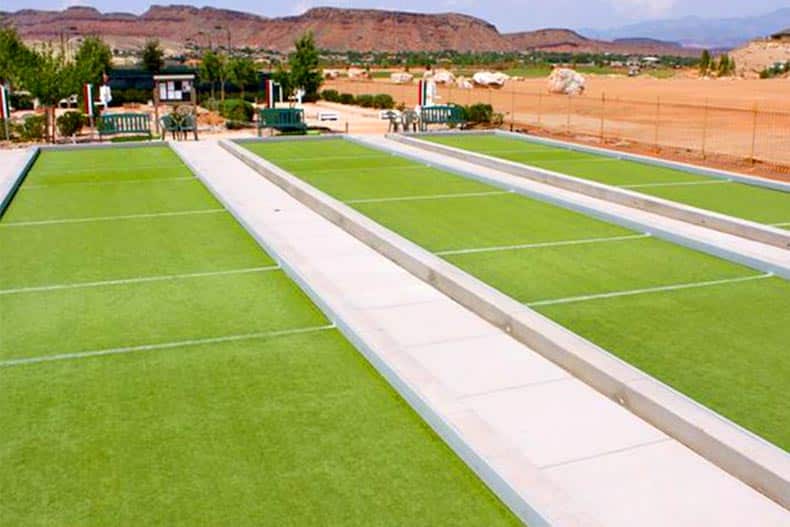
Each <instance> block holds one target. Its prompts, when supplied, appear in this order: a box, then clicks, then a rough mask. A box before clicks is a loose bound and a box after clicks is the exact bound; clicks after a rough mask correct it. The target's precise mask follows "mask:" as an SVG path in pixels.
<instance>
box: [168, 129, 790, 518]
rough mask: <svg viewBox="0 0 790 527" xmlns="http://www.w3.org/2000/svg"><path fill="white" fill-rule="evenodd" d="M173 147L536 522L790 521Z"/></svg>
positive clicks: (229, 165) (379, 265)
mask: <svg viewBox="0 0 790 527" xmlns="http://www.w3.org/2000/svg"><path fill="white" fill-rule="evenodd" d="M173 147H174V149H175V150H176V151H177V152H178V153H179V155H181V156H182V158H183V159H184V160H185V161H187V162H188V164H190V166H191V167H192V169H193V170H194V171H195V172H196V174H197V175H198V176H199V177H200V178H201V179H202V180H203V181H204V182H205V183H206V184H207V185H208V186H209V188H211V189H212V191H213V192H214V193H215V195H217V196H218V197H219V198H220V200H221V201H222V202H223V203H224V204H225V205H226V206H227V207H228V208H229V209H230V210H231V211H232V212H233V213H234V215H236V217H237V218H238V219H239V220H240V221H241V222H242V223H243V224H244V225H245V226H246V227H247V228H248V230H249V231H250V232H251V234H252V235H253V236H255V237H256V238H257V239H258V240H259V241H260V242H261V243H262V244H263V245H265V246H266V247H267V248H268V250H269V251H270V252H271V253H272V255H273V256H275V257H276V258H278V259H279V260H281V263H282V264H283V267H284V268H285V269H286V270H287V271H288V272H289V274H290V275H291V276H292V277H293V278H295V279H296V280H297V281H298V282H299V283H301V284H302V285H303V287H304V288H305V289H306V290H307V291H308V293H309V294H311V296H312V297H313V298H314V299H315V300H316V301H317V302H318V303H319V305H321V306H322V307H323V308H324V309H325V311H326V312H328V313H329V314H330V316H331V318H333V319H334V321H335V322H336V323H337V324H338V326H339V327H340V328H341V329H342V330H343V331H344V333H345V334H346V335H347V336H348V337H349V338H350V339H351V340H352V341H353V342H354V343H355V344H356V345H357V347H358V348H359V349H360V351H362V352H363V353H365V354H366V355H367V356H368V359H369V360H370V361H371V362H372V363H373V364H374V365H375V366H376V367H377V368H378V369H379V371H381V372H382V374H383V375H384V376H385V377H386V378H387V379H388V380H389V382H390V383H391V384H392V385H393V386H394V387H395V388H396V389H398V391H399V392H400V393H401V394H402V395H403V396H404V397H405V398H406V399H407V400H409V402H410V403H411V404H412V406H413V407H414V408H415V409H416V410H417V411H418V412H420V414H421V415H422V416H423V417H424V418H425V419H426V420H427V421H428V422H429V423H430V424H431V425H432V427H433V428H434V429H435V430H437V431H438V432H439V433H440V435H442V437H443V438H444V439H445V441H447V442H448V444H450V445H451V446H452V447H453V448H454V449H455V450H456V452H458V453H459V455H461V457H463V458H464V459H465V460H466V461H467V463H469V464H470V466H472V467H473V468H474V469H475V470H476V471H477V472H478V474H480V475H481V477H482V478H483V479H484V480H486V482H487V483H488V484H489V486H491V487H492V488H493V489H494V490H495V492H497V493H498V494H499V495H500V497H502V498H503V499H504V500H505V501H506V502H507V503H508V504H509V505H510V506H511V508H513V509H514V510H515V511H516V512H517V513H518V514H519V515H520V516H521V517H522V519H524V520H526V521H528V522H529V523H530V525H531V526H532V527H535V526H537V525H546V524H550V525H563V526H565V525H606V526H615V527H616V526H623V527H626V526H628V527H631V526H633V525H640V526H656V527H658V526H662V527H663V526H665V525H673V526H689V527H691V526H694V527H697V526H699V525H716V526H729V525H732V526H742V525H760V526H780V525H788V523H789V522H790V513H788V511H786V510H785V509H783V508H782V507H780V506H779V505H777V504H776V503H774V502H773V501H771V500H769V499H767V498H766V497H764V496H763V495H761V494H759V493H758V492H757V491H755V490H753V489H752V488H750V487H748V486H746V485H745V484H743V483H741V482H740V481H739V480H737V479H735V478H734V477H732V476H730V475H728V474H727V473H725V472H724V471H722V470H721V469H719V468H718V467H716V466H714V465H713V464H711V463H709V462H708V461H706V460H705V459H703V458H701V457H700V456H698V455H697V454H695V453H693V452H692V451H691V450H689V449H688V448H686V447H685V446H683V445H682V444H680V443H678V442H677V441H675V440H674V439H672V438H670V437H668V436H666V435H665V434H664V433H662V432H660V431H659V430H657V429H655V428H654V427H652V426H651V425H649V424H647V423H646V422H644V421H642V420H641V419H639V418H638V417H636V416H635V415H633V414H631V413H630V412H628V411H627V410H625V409H624V408H622V407H621V406H619V405H617V404H616V403H615V402H613V401H611V400H610V399H608V398H606V397H604V396H603V395H601V394H599V393H598V392H596V391H595V390H593V389H592V388H590V387H588V386H587V385H585V384H584V383H582V382H581V381H579V380H577V379H575V378H574V377H572V376H570V375H569V374H568V373H567V372H566V371H564V370H562V369H560V368H559V367H557V366H555V365H554V364H552V363H550V362H549V361H547V360H546V359H544V358H543V357H541V356H540V355H538V354H537V353H535V352H533V351H532V350H530V349H529V348H527V347H526V346H524V345H522V344H520V343H518V342H516V341H515V340H513V339H512V338H510V337H509V336H508V335H507V334H505V333H504V332H502V331H500V330H498V329H497V328H496V327H494V326H492V325H490V324H489V323H488V322H486V321H484V320H483V319H481V318H479V317H477V316H476V315H474V314H472V313H471V312H469V311H467V310H466V309H465V308H463V307H461V306H460V305H459V304H457V303H455V302H454V301H453V300H451V299H450V298H448V297H446V296H444V295H442V294H441V293H439V292H438V291H436V290H435V289H433V288H432V287H430V286H429V285H427V284H426V283H424V282H423V281H421V280H419V279H418V278H416V277H415V276H413V275H411V274H409V273H408V272H406V271H404V270H403V269H402V268H400V267H399V266H397V265H396V264H395V263H393V262H392V261H390V260H388V259H386V258H385V257H383V256H381V255H380V254H379V253H377V252H376V251H374V250H373V249H371V248H369V247H368V246H366V245H364V244H363V243H361V242H360V241H358V240H357V239H355V238H354V237H352V236H351V235H350V234H348V233H346V232H345V231H343V230H342V229H340V228H339V227H337V226H335V225H334V224H332V223H330V222H329V221H327V220H325V219H323V218H321V217H320V216H318V215H317V214H315V213H313V212H312V211H310V210H309V209H308V208H306V207H305V206H303V205H301V204H300V203H299V202H297V201H296V200H295V199H294V198H292V197H290V196H289V195H287V194H286V193H285V192H283V191H282V190H281V189H279V188H278V187H276V186H275V185H274V184H272V183H270V182H269V181H267V180H266V179H264V178H263V177H261V176H259V175H258V174H257V173H256V172H254V171H253V170H252V169H250V168H249V167H247V166H246V165H244V164H243V163H242V162H241V161H239V160H238V159H236V158H234V157H233V156H231V155H230V154H229V153H227V152H226V151H225V150H223V149H222V148H221V147H220V146H219V145H218V144H216V143H214V142H208V141H203V142H200V143H186V142H185V143H179V144H175V145H173ZM610 206H611V204H610ZM404 455H408V453H404Z"/></svg>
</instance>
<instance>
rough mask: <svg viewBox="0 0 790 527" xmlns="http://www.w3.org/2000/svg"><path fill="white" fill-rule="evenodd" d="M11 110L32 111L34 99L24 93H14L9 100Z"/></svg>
mask: <svg viewBox="0 0 790 527" xmlns="http://www.w3.org/2000/svg"><path fill="white" fill-rule="evenodd" d="M8 102H9V104H10V105H11V108H13V109H15V110H32V109H33V97H31V96H30V95H27V94H24V93H12V94H11V96H10V97H9V98H8Z"/></svg>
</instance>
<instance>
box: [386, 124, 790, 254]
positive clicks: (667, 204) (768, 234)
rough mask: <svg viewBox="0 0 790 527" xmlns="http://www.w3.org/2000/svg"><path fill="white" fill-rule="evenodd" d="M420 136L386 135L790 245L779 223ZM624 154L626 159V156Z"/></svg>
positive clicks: (598, 195) (788, 234)
mask: <svg viewBox="0 0 790 527" xmlns="http://www.w3.org/2000/svg"><path fill="white" fill-rule="evenodd" d="M455 133H456V134H458V133H465V132H455ZM432 135H438V134H432ZM445 135H448V134H445ZM489 135H492V134H489ZM493 135H503V136H507V137H512V136H518V134H513V135H512V136H511V135H510V134H509V133H507V135H506V133H501V134H493ZM418 137H419V136H404V135H401V134H389V135H387V138H389V139H392V140H394V141H398V142H400V143H403V144H407V145H409V146H414V147H417V148H422V149H423V150H428V151H430V152H434V153H437V154H442V155H446V156H448V157H453V158H455V159H459V160H461V161H466V162H469V163H474V164H477V165H480V166H484V167H486V168H491V169H493V170H498V171H500V172H505V173H507V174H510V175H514V176H519V177H523V178H526V179H530V180H532V181H537V182H539V183H545V184H548V185H552V186H555V187H558V188H562V189H565V190H570V191H572V192H578V193H580V194H585V195H587V196H591V197H594V198H598V199H604V200H607V201H610V202H612V203H617V204H619V205H625V206H627V207H632V208H636V209H639V210H644V211H647V212H652V213H655V214H661V215H663V216H666V217H668V218H673V219H676V220H680V221H684V222H687V223H691V224H694V225H700V226H702V227H707V228H711V229H715V230H718V231H721V232H725V233H727V234H733V235H735V236H740V237H742V238H747V239H749V240H754V241H758V242H761V243H766V244H769V245H773V246H775V247H780V248H782V249H788V248H790V232H788V231H786V230H784V229H779V228H776V227H772V226H770V225H764V224H761V223H756V222H753V221H749V220H743V219H740V218H735V217H732V216H727V215H725V214H721V213H718V212H713V211H709V210H705V209H700V208H697V207H692V206H689V205H684V204H682V203H678V202H674V201H670V200H667V199H663V198H657V197H653V196H649V195H647V194H642V193H640V192H638V191H634V190H628V189H621V188H618V187H612V186H609V185H604V184H602V183H598V182H595V181H588V180H585V179H581V178H577V177H574V176H569V175H567V174H562V173H559V172H554V171H551V170H546V169H542V168H538V167H533V166H530V165H526V164H522V163H516V162H514V161H508V160H504V159H497V158H494V157H491V156H487V155H484V154H478V153H476V152H470V151H467V150H463V149H460V148H455V147H450V146H446V145H439V144H435V143H429V142H427V141H422V140H420V139H419V138H418ZM517 138H518V139H519V140H523V141H525V142H529V141H531V139H520V137H517ZM594 153H600V152H594ZM607 155H608V156H609V157H613V155H612V154H611V153H607ZM622 158H623V159H625V157H622ZM638 162H642V163H644V162H645V161H642V160H638ZM654 164H658V163H654ZM672 168H677V167H672ZM684 171H686V172H689V171H690V170H688V169H685V170H684ZM704 175H709V174H704ZM713 177H717V178H719V179H722V178H724V176H722V175H717V176H713ZM743 177H745V176H743ZM727 179H729V180H733V178H730V177H728V178H727ZM747 184H752V185H756V183H751V182H749V183H747ZM760 186H764V187H768V185H760ZM770 188H773V189H774V190H776V188H774V187H770ZM787 190H788V191H790V186H789V187H788V189H787Z"/></svg>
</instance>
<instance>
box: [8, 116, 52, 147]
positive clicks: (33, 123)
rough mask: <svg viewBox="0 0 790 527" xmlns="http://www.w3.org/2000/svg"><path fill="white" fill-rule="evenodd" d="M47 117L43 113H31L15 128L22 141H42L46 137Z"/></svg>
mask: <svg viewBox="0 0 790 527" xmlns="http://www.w3.org/2000/svg"><path fill="white" fill-rule="evenodd" d="M45 127H46V117H44V116H43V115H29V116H27V117H26V118H25V120H24V121H23V122H22V124H17V125H16V126H15V127H14V128H15V131H16V134H17V135H18V136H19V139H20V140H21V141H41V140H42V139H44V131H45Z"/></svg>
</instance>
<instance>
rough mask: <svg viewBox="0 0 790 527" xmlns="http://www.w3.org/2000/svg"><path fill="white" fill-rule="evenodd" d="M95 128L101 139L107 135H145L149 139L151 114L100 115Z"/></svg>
mask: <svg viewBox="0 0 790 527" xmlns="http://www.w3.org/2000/svg"><path fill="white" fill-rule="evenodd" d="M96 129H97V131H98V132H99V139H100V140H101V139H102V138H103V137H104V136H107V135H146V136H148V138H149V139H151V116H150V115H148V114H147V113H110V114H106V115H100V116H99V117H98V119H97V121H96Z"/></svg>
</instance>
